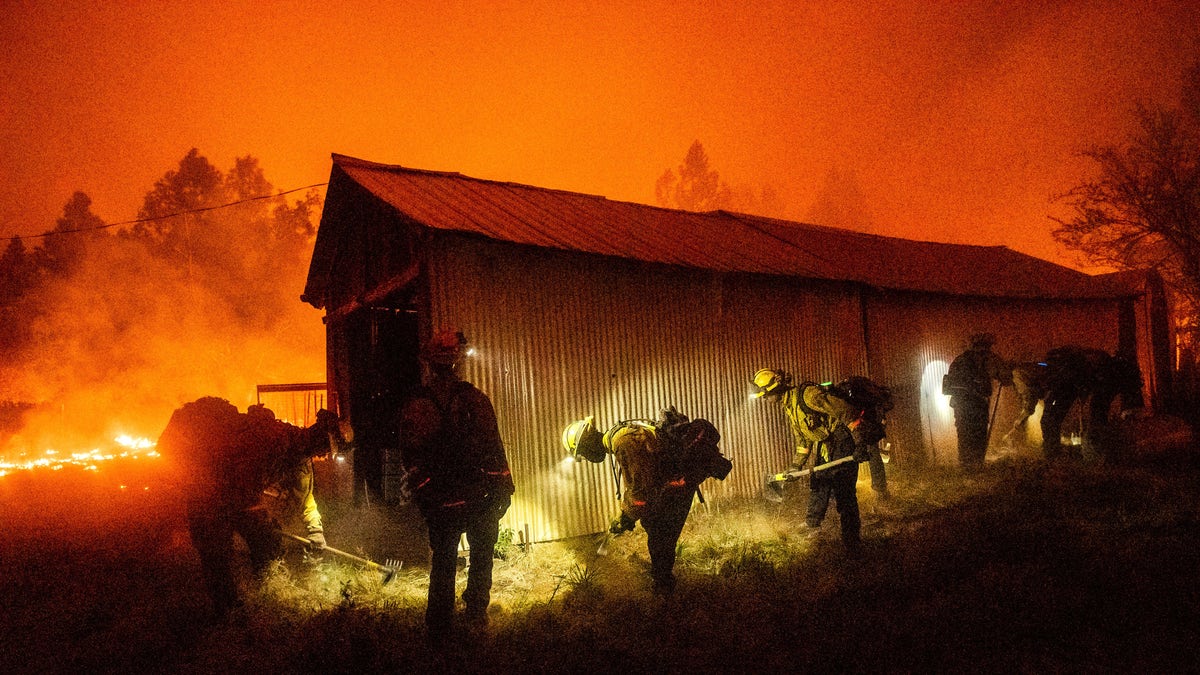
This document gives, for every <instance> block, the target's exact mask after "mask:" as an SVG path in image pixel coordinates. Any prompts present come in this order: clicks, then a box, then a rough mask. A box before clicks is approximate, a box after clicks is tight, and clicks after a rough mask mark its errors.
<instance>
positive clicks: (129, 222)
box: [0, 182, 329, 241]
mask: <svg viewBox="0 0 1200 675" xmlns="http://www.w3.org/2000/svg"><path fill="white" fill-rule="evenodd" d="M323 185H329V183H328V182H325V183H313V184H312V185H305V186H304V187H298V188H292V189H291V190H284V191H283V192H276V193H275V194H270V195H258V196H256V197H246V198H245V199H239V200H237V201H236V202H229V203H228V204H221V205H219V206H204V207H201V208H198V209H189V210H187V211H177V212H175V213H168V214H167V215H165V216H154V217H152V218H137V219H134V220H124V221H121V222H119V223H105V224H104V225H96V226H95V227H81V228H79V229H77V230H52V231H50V232H43V233H41V234H30V235H26V236H23V237H19V236H13V237H0V241H16V240H18V239H40V238H42V237H52V236H56V235H60V234H74V233H76V232H94V231H96V230H105V229H108V228H110V227H119V226H121V225H136V224H138V223H151V222H154V221H156V220H166V219H167V218H174V217H176V216H182V215H186V214H189V213H203V212H204V211H216V210H217V209H224V208H228V207H230V206H236V205H238V204H245V203H246V202H253V201H258V200H260V199H274V198H275V197H282V196H284V195H288V194H291V193H293V192H299V191H301V190H310V189H312V188H315V187H321V186H323Z"/></svg>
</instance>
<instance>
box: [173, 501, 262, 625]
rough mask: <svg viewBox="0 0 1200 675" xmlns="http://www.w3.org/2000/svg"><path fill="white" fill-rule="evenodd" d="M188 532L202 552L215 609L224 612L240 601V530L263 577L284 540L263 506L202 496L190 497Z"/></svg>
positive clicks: (204, 568)
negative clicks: (228, 504)
mask: <svg viewBox="0 0 1200 675" xmlns="http://www.w3.org/2000/svg"><path fill="white" fill-rule="evenodd" d="M187 517H188V532H189V533H190V534H191V537H192V545H193V546H194V547H195V548H196V553H197V554H199V556H200V567H201V570H202V572H203V574H204V584H205V587H206V588H207V590H208V595H209V598H210V599H211V601H212V605H213V610H214V611H215V612H216V613H217V614H218V615H222V614H225V613H226V612H228V611H229V610H230V609H233V608H234V607H236V606H237V605H238V603H239V600H238V592H237V582H236V580H235V578H234V574H233V536H234V534H239V535H241V536H242V539H244V540H245V541H246V546H247V547H248V548H249V549H250V564H251V567H252V570H253V572H254V575H255V577H261V576H262V575H263V573H264V572H265V571H266V568H267V565H268V564H269V563H270V562H271V561H272V560H274V559H275V558H276V557H278V556H279V554H280V552H281V549H282V540H281V539H280V537H279V534H278V533H277V532H276V528H275V523H274V521H272V520H271V518H270V517H269V516H268V514H267V512H266V511H265V510H262V509H248V510H238V509H227V508H224V507H223V506H222V505H220V504H213V503H210V502H205V501H204V500H201V499H192V500H189V502H188V506H187Z"/></svg>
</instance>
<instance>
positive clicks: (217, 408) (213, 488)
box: [158, 397, 339, 617]
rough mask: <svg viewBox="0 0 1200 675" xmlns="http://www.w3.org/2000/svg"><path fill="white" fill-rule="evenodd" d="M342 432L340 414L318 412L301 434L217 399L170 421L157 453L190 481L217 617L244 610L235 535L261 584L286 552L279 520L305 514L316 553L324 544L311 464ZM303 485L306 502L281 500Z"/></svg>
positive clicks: (191, 511) (192, 512) (197, 541)
mask: <svg viewBox="0 0 1200 675" xmlns="http://www.w3.org/2000/svg"><path fill="white" fill-rule="evenodd" d="M338 434H339V432H338V425H337V416H336V415H334V414H333V413H331V412H329V411H328V410H321V411H319V412H318V413H317V421H316V423H315V424H313V425H312V426H311V427H308V428H300V427H296V426H293V425H291V424H287V423H286V422H282V421H279V420H276V419H275V415H274V414H273V413H271V411H270V410H267V409H265V408H262V407H261V406H252V408H251V409H250V410H248V411H247V412H246V413H239V412H238V410H237V408H236V407H235V406H233V404H231V403H229V402H228V401H226V400H225V399H221V398H216V397H205V398H201V399H198V400H196V401H192V402H191V403H187V404H185V405H183V406H182V407H181V408H179V409H178V410H176V411H175V412H174V413H173V414H172V415H171V419H170V421H169V422H168V423H167V426H166V428H165V429H164V430H163V432H162V435H161V436H160V437H159V439H158V447H159V449H160V451H161V452H162V453H163V455H164V456H165V457H169V458H172V459H173V460H175V461H177V462H178V464H179V468H180V469H182V470H183V472H184V473H185V475H186V481H184V483H183V485H184V486H185V495H184V496H185V500H186V509H187V520H188V531H189V533H190V534H191V539H192V545H193V546H194V547H195V548H196V552H197V553H198V554H199V556H200V565H201V568H202V570H203V574H204V581H205V585H206V587H207V589H208V594H209V597H210V600H211V601H212V606H213V610H214V612H215V614H216V616H218V617H220V616H224V615H225V614H227V613H228V612H229V611H230V610H231V609H233V608H235V607H237V606H238V605H240V604H241V601H240V599H239V597H238V589H237V582H236V579H235V576H234V566H233V563H234V536H235V535H239V536H241V537H242V539H243V540H245V542H246V546H247V548H248V549H249V553H250V563H251V568H252V571H253V573H254V576H255V578H256V579H261V578H262V575H263V574H264V573H265V571H266V567H267V565H268V564H269V563H270V562H271V561H272V560H273V559H275V558H276V557H278V556H279V554H280V552H281V536H280V534H279V530H280V522H279V520H277V518H276V516H279V515H289V514H290V515H293V516H295V515H297V512H301V513H300V515H302V516H303V517H304V519H305V522H306V525H307V527H308V528H309V530H308V533H309V537H310V539H311V540H313V546H314V548H322V547H324V546H325V539H324V530H323V527H322V526H321V520H320V512H319V511H318V510H317V508H316V501H315V499H314V498H313V496H312V491H311V487H312V482H311V467H312V464H311V459H312V457H314V456H316V455H319V454H322V453H324V452H328V451H329V448H330V443H331V439H334V440H336V439H337V438H338ZM305 476H308V478H306V477H305ZM298 484H303V485H304V487H303V489H302V490H301V492H302V493H303V497H302V498H301V499H293V500H286V499H285V500H281V499H278V496H280V495H285V494H289V493H290V494H295V490H293V489H291V487H292V486H294V485H298ZM270 495H275V496H270ZM289 512H290V513H289Z"/></svg>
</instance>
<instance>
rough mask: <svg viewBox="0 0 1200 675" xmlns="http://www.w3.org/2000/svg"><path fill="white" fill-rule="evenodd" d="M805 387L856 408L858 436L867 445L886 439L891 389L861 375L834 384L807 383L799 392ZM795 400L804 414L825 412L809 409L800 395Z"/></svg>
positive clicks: (810, 415) (810, 414) (816, 414)
mask: <svg viewBox="0 0 1200 675" xmlns="http://www.w3.org/2000/svg"><path fill="white" fill-rule="evenodd" d="M805 386H816V387H820V388H821V389H823V390H824V391H826V392H828V393H830V394H833V395H834V396H836V397H838V398H840V399H842V400H843V401H845V402H847V403H849V404H850V405H852V406H853V407H854V408H855V409H857V410H858V411H859V415H860V419H861V422H860V426H859V432H858V433H859V436H860V437H861V438H862V441H863V442H864V443H866V444H867V445H873V444H875V443H878V442H879V441H881V440H883V438H884V437H885V436H887V428H886V424H887V420H886V416H887V413H888V411H890V410H891V409H892V406H893V402H892V390H891V389H889V388H888V387H886V386H884V385H882V384H879V383H878V382H875V381H874V380H872V379H870V378H867V377H863V376H862V375H852V376H850V377H847V378H846V379H844V380H842V381H841V382H838V383H837V384H816V383H811V382H808V383H805V384H804V385H801V391H803V387H805ZM797 401H798V402H799V404H800V408H801V409H802V410H804V414H805V415H808V416H809V417H813V416H821V417H824V413H821V412H818V411H816V410H813V409H811V408H809V407H808V406H807V405H806V404H805V403H804V397H803V396H798V397H797Z"/></svg>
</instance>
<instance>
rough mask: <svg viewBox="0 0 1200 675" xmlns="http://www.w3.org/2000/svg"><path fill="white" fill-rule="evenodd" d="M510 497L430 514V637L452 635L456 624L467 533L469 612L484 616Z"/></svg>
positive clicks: (427, 519)
mask: <svg viewBox="0 0 1200 675" xmlns="http://www.w3.org/2000/svg"><path fill="white" fill-rule="evenodd" d="M509 503H510V498H509V497H507V496H505V497H500V498H493V499H492V500H490V501H489V502H488V503H487V504H484V505H481V507H479V508H478V509H476V510H475V513H469V514H466V515H465V517H461V516H458V515H457V514H453V513H450V514H438V513H437V512H434V511H431V512H430V513H427V514H426V517H425V522H426V524H427V526H428V528H429V550H430V566H429V599H428V604H427V605H426V608H425V626H426V628H427V629H428V631H429V636H430V639H432V640H434V641H438V640H441V639H444V638H446V637H447V636H449V633H450V629H451V627H452V626H453V624H454V580H455V577H456V575H457V573H458V540H459V538H460V537H461V536H462V535H463V534H466V535H467V545H468V546H469V547H470V564H469V566H468V567H467V588H466V590H465V591H463V602H464V603H466V606H467V607H466V610H467V614H468V615H475V616H482V615H484V614H485V613H486V612H487V607H488V604H490V603H491V597H492V557H493V555H494V552H495V549H496V541H497V539H499V537H500V519H501V518H502V517H503V516H504V514H505V512H507V511H508V506H509Z"/></svg>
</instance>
